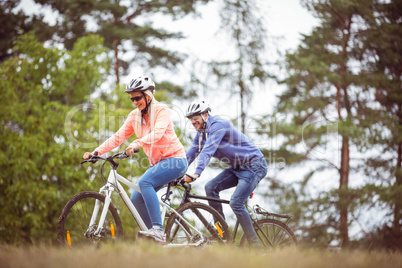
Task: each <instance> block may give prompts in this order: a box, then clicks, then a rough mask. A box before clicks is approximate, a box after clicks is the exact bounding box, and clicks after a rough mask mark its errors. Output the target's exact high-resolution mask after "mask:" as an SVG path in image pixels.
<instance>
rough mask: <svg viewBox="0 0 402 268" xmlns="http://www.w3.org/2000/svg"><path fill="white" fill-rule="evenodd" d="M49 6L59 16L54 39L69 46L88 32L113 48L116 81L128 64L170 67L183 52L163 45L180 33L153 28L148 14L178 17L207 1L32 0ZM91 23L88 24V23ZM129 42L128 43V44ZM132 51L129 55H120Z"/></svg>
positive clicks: (177, 36) (181, 58) (182, 56)
mask: <svg viewBox="0 0 402 268" xmlns="http://www.w3.org/2000/svg"><path fill="white" fill-rule="evenodd" d="M34 1H35V2H36V3H39V4H41V5H43V6H50V7H51V8H52V9H53V10H55V11H57V12H58V15H59V16H60V17H62V18H63V19H62V20H59V21H58V23H57V25H56V26H55V28H56V30H57V32H56V33H57V37H58V41H61V42H62V43H63V44H64V46H65V47H66V48H67V49H72V47H73V45H74V43H75V42H76V40H77V39H78V38H79V37H81V36H85V35H87V34H88V33H96V34H99V35H100V36H102V37H103V38H104V40H105V46H106V47H107V48H109V49H110V50H112V51H114V72H115V76H116V80H117V82H119V77H120V75H122V74H123V75H126V74H127V71H128V69H129V67H130V65H131V64H133V63H135V65H136V66H142V67H145V68H147V67H151V68H153V67H160V66H162V67H164V68H170V69H171V68H174V67H175V66H176V65H177V64H179V63H181V62H182V61H183V60H184V55H181V54H179V53H177V52H173V51H169V50H166V49H164V48H163V43H164V42H165V41H166V40H169V39H172V38H174V39H180V38H183V36H182V34H181V33H175V32H169V31H167V30H165V29H157V28H155V27H154V26H153V25H152V23H151V22H150V21H149V19H148V17H149V16H150V15H154V14H157V13H161V14H165V15H170V16H172V17H173V18H175V19H177V18H181V17H183V16H185V15H187V14H189V13H195V12H196V7H197V5H198V4H199V3H201V4H204V3H208V2H209V0H188V1H177V0H175V1H161V0H151V1H145V0H140V1H134V2H133V1H115V0H113V1H110V0H87V1H82V0H59V1H53V0H34ZM93 24H94V25H95V26H93V27H88V26H89V25H93ZM128 44H129V45H128ZM127 50H132V51H134V52H135V53H132V54H133V56H130V55H129V54H125V55H124V57H122V54H123V53H125V52H126V51H127Z"/></svg>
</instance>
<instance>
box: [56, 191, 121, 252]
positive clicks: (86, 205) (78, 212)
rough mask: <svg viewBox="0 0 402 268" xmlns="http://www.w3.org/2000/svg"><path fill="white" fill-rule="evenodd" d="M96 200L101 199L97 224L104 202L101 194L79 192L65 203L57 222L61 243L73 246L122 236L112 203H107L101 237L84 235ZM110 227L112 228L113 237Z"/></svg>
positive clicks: (118, 219)
mask: <svg viewBox="0 0 402 268" xmlns="http://www.w3.org/2000/svg"><path fill="white" fill-rule="evenodd" d="M96 200H99V201H101V206H100V208H99V213H98V216H97V219H96V221H95V223H96V224H98V222H99V219H100V215H101V213H102V209H103V206H104V203H105V197H104V196H103V195H101V194H99V193H96V192H90V191H86V192H81V193H78V194H76V195H75V196H73V197H72V198H71V199H70V200H69V201H68V202H67V203H66V205H65V206H64V208H63V211H62V213H61V215H60V217H59V220H58V224H57V231H58V241H59V243H60V244H61V245H66V244H68V245H69V246H70V247H71V246H74V247H75V246H80V245H88V244H98V242H100V241H101V240H102V241H112V240H116V239H117V240H119V239H122V238H123V226H122V224H121V220H120V217H119V214H118V212H117V209H116V208H115V207H114V206H113V205H112V204H110V205H109V211H108V213H107V215H106V218H105V226H106V227H105V228H104V232H102V237H101V238H98V237H94V236H91V235H88V236H85V233H86V231H87V230H88V227H89V223H90V220H91V216H92V213H93V209H94V206H95V201H96ZM112 224H113V225H112ZM96 228H97V225H95V226H93V230H96ZM112 229H114V237H113V233H112ZM66 242H67V243H66Z"/></svg>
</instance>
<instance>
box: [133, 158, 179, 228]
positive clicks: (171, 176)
mask: <svg viewBox="0 0 402 268" xmlns="http://www.w3.org/2000/svg"><path fill="white" fill-rule="evenodd" d="M186 171H187V159H186V158H173V157H172V158H167V159H165V160H162V161H161V162H159V163H157V164H156V165H154V166H152V167H150V168H149V169H148V170H147V171H146V172H145V173H144V175H142V177H141V179H140V180H139V182H138V186H139V188H140V190H141V193H139V192H137V191H135V190H134V191H133V193H132V194H131V198H130V199H131V202H133V204H134V206H135V208H136V209H137V210H138V213H139V214H140V216H141V218H142V220H143V221H144V223H145V225H146V226H147V227H148V229H150V228H151V227H152V226H157V227H159V228H160V229H161V230H163V226H162V218H161V211H160V207H159V198H158V196H157V194H156V192H157V191H159V190H160V189H161V188H162V187H163V186H164V185H165V184H167V183H169V182H171V181H173V180H175V179H177V178H179V177H181V176H183V175H184V174H185V173H186Z"/></svg>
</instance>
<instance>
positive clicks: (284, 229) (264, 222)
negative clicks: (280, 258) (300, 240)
mask: <svg viewBox="0 0 402 268" xmlns="http://www.w3.org/2000/svg"><path fill="white" fill-rule="evenodd" d="M254 230H255V231H256V234H257V237H258V240H259V241H260V244H261V246H263V247H265V248H266V249H267V250H273V249H280V248H284V247H290V246H297V239H296V236H295V234H294V233H293V232H292V230H290V229H289V227H288V226H287V225H286V224H285V223H283V222H281V221H278V220H274V219H261V220H258V221H257V224H254ZM246 243H247V239H246V237H245V235H244V234H243V235H242V237H241V240H240V246H244V245H246Z"/></svg>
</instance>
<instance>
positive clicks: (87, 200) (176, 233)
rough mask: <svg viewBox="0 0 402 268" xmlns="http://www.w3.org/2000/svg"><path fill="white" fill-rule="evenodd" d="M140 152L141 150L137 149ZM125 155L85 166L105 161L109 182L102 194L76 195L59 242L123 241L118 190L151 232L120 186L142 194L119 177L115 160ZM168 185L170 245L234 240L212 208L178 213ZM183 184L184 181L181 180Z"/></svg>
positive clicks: (193, 206)
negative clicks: (115, 195) (114, 198)
mask: <svg viewBox="0 0 402 268" xmlns="http://www.w3.org/2000/svg"><path fill="white" fill-rule="evenodd" d="M136 152H138V150H136ZM127 157H128V156H127V155H126V153H125V152H120V153H117V154H115V155H113V156H109V157H106V158H105V157H100V156H98V155H94V156H93V157H91V158H90V159H89V160H86V161H83V162H81V164H83V163H86V162H90V163H96V162H97V161H98V160H104V162H103V164H102V165H101V175H102V178H103V180H104V182H105V185H104V186H102V187H101V188H100V190H99V193H97V192H92V191H85V192H81V193H79V194H77V195H75V196H73V197H72V198H71V199H70V200H69V201H68V202H67V204H66V205H65V206H64V209H63V211H62V213H61V215H60V217H59V221H58V226H57V229H58V240H59V242H60V243H61V244H62V245H68V246H69V247H73V246H74V247H75V246H79V245H85V244H90V243H99V242H101V241H111V240H119V239H122V238H123V226H122V222H121V219H120V217H119V212H118V210H117V209H116V208H115V206H114V205H113V204H112V199H111V197H112V193H113V192H114V191H116V192H117V193H118V194H119V196H120V197H121V199H122V200H123V202H124V204H125V205H126V207H127V208H128V209H129V211H130V212H131V214H132V216H133V217H134V219H135V220H136V221H137V223H138V226H139V228H140V229H141V230H147V229H148V228H147V227H146V225H145V223H144V221H143V220H142V218H141V216H140V214H139V213H138V211H137V210H136V208H135V206H134V205H133V203H132V202H131V200H130V198H129V197H128V195H127V193H126V191H125V190H124V188H123V187H122V185H121V184H120V183H123V184H125V185H127V186H129V187H131V188H133V189H134V190H136V191H138V192H140V189H139V187H138V186H137V185H136V184H134V183H132V182H131V181H129V180H127V179H126V178H124V177H123V176H121V175H119V174H117V172H116V170H117V168H118V166H119V163H118V162H117V161H116V160H115V159H120V160H121V159H125V158H127ZM106 162H109V163H110V164H111V165H112V170H111V171H110V173H109V177H108V179H107V181H106V180H105V177H104V175H103V167H104V165H105V163H106ZM177 181H179V180H176V182H171V183H169V184H168V185H167V190H166V194H164V195H163V196H162V197H161V200H160V201H159V203H160V205H161V214H162V215H161V216H162V222H165V219H166V225H165V228H164V229H165V232H166V246H201V245H205V244H210V243H226V242H228V241H231V235H230V231H229V227H228V225H227V223H226V221H225V220H224V219H223V217H222V216H221V215H220V214H219V213H218V212H217V211H216V210H215V209H213V208H212V207H210V206H209V205H207V204H204V203H199V202H189V203H185V204H183V205H181V206H179V207H178V208H177V209H176V210H175V209H173V208H172V206H171V205H170V203H169V201H170V195H171V191H170V187H172V186H173V185H174V183H177ZM180 181H183V180H180Z"/></svg>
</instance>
